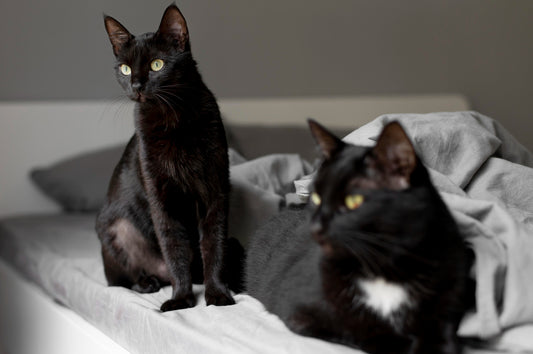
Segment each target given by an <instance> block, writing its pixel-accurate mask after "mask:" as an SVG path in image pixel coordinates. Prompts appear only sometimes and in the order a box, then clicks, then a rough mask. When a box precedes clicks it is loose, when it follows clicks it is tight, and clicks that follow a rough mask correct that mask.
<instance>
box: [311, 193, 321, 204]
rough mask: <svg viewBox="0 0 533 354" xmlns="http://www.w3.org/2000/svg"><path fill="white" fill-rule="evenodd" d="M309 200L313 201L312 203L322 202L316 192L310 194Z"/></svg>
mask: <svg viewBox="0 0 533 354" xmlns="http://www.w3.org/2000/svg"><path fill="white" fill-rule="evenodd" d="M311 201H312V202H313V204H314V205H320V203H321V202H322V200H321V199H320V196H319V195H318V194H316V193H315V192H313V193H312V194H311Z"/></svg>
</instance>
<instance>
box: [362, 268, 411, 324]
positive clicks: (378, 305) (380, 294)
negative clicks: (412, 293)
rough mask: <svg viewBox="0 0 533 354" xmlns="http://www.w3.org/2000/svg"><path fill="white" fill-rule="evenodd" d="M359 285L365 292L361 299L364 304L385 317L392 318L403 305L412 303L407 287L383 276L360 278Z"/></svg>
mask: <svg viewBox="0 0 533 354" xmlns="http://www.w3.org/2000/svg"><path fill="white" fill-rule="evenodd" d="M359 287H360V288H361V290H362V291H363V294H364V295H363V298H362V299H361V301H362V302H363V304H365V305H366V306H367V307H370V308H371V309H373V310H374V311H376V312H377V313H378V314H379V315H381V316H382V317H384V318H390V317H391V315H392V314H394V312H396V311H397V310H399V309H400V308H401V307H402V306H406V305H410V299H409V294H408V293H407V291H406V290H405V288H404V287H403V286H401V285H398V284H395V283H390V282H388V281H386V280H385V279H383V278H374V279H366V280H360V281H359Z"/></svg>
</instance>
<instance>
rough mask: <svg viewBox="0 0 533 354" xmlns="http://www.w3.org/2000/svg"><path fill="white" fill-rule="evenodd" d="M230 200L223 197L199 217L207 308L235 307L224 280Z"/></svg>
mask: <svg viewBox="0 0 533 354" xmlns="http://www.w3.org/2000/svg"><path fill="white" fill-rule="evenodd" d="M225 198H227V197H221V198H219V200H217V201H215V202H213V203H212V204H211V205H209V207H208V208H207V212H206V213H205V216H203V217H202V216H201V217H200V251H201V254H202V261H203V265H204V284H205V301H206V304H207V305H216V306H226V305H233V304H235V301H234V300H233V298H232V297H231V294H230V292H229V290H228V286H227V284H226V282H225V279H223V276H222V275H223V274H224V267H225V266H226V259H225V255H226V252H225V251H226V241H227V215H228V207H227V200H225Z"/></svg>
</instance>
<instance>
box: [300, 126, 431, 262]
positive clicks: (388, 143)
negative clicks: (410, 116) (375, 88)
mask: <svg viewBox="0 0 533 354" xmlns="http://www.w3.org/2000/svg"><path fill="white" fill-rule="evenodd" d="M309 124H310V127H311V130H312V133H313V135H314V137H315V139H316V140H317V142H318V144H319V146H320V148H321V150H322V152H323V155H324V161H323V163H322V165H321V167H320V168H319V170H318V171H317V175H316V177H315V180H314V187H313V192H312V195H311V204H312V216H311V232H312V234H313V236H314V238H315V240H317V241H318V242H319V243H320V244H321V245H322V246H323V248H324V250H325V251H326V253H329V254H335V255H337V256H339V255H340V256H342V255H347V256H349V255H350V254H351V253H353V252H359V254H361V249H365V250H368V249H369V247H374V246H380V245H378V244H376V242H377V241H378V239H379V242H381V244H382V245H389V246H390V245H391V244H396V245H399V246H400V247H403V246H409V245H410V244H412V243H413V242H417V241H418V238H417V236H412V237H411V236H410V237H409V238H406V237H404V238H401V237H399V238H398V237H397V236H398V235H401V234H407V233H409V232H410V230H409V227H411V226H410V225H411V224H410V220H409V219H410V218H412V215H413V214H415V215H416V213H417V212H420V211H421V210H418V211H417V209H423V205H422V204H420V203H418V202H417V201H416V196H415V195H413V193H410V192H409V189H410V187H411V184H412V179H411V175H412V173H413V171H414V169H415V167H416V166H417V159H416V155H415V151H414V148H413V146H412V144H411V143H410V141H409V139H408V137H407V135H406V134H405V132H404V131H403V129H402V128H401V126H400V125H399V124H398V123H390V124H389V125H387V126H386V127H385V128H384V130H383V132H382V134H381V136H380V137H379V139H378V142H377V144H376V146H375V147H374V148H364V147H359V146H354V145H350V144H346V143H344V142H343V141H341V140H340V139H338V138H337V137H335V136H334V135H333V134H331V133H330V132H329V131H327V130H326V129H325V128H323V127H322V126H320V125H319V124H318V123H315V122H313V121H310V122H309ZM412 224H413V225H414V223H412ZM415 233H416V232H415V231H413V234H415ZM386 238H389V239H386ZM402 245H403V246H402ZM380 247H381V246H380ZM389 251H390V252H394V247H392V246H391V247H389V249H386V250H384V252H389ZM372 252H374V251H372Z"/></svg>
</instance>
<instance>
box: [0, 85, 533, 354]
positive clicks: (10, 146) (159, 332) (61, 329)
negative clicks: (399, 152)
mask: <svg viewBox="0 0 533 354" xmlns="http://www.w3.org/2000/svg"><path fill="white" fill-rule="evenodd" d="M220 106H221V111H222V114H223V117H224V121H225V124H226V127H227V130H228V140H229V141H230V146H231V150H230V160H231V162H232V167H231V179H232V185H233V193H232V200H231V214H230V234H231V235H232V236H236V237H237V238H239V239H240V241H241V242H242V243H243V244H244V245H246V244H247V241H248V238H249V237H250V235H251V234H252V233H253V230H254V229H255V228H256V227H257V226H258V225H260V224H261V223H262V222H264V221H265V220H266V219H268V217H270V216H271V215H273V214H274V213H276V212H278V211H279V209H280V208H281V207H282V206H283V205H286V204H287V203H288V202H290V200H291V198H292V197H294V192H295V190H294V183H293V182H294V181H295V180H299V179H301V178H305V176H306V175H308V174H309V173H311V172H312V171H313V168H314V163H315V158H316V156H315V152H314V148H313V143H312V140H311V139H310V137H309V135H308V133H307V129H306V127H305V118H307V117H313V118H315V119H317V120H319V121H321V122H323V123H324V124H325V125H326V126H328V127H330V128H332V129H334V130H335V131H336V132H338V134H342V135H343V136H344V135H347V134H348V133H350V132H352V131H354V130H355V129H356V128H358V127H362V128H361V129H358V130H356V131H354V132H352V133H351V134H348V136H347V137H346V139H347V140H348V141H351V142H354V143H358V144H370V143H371V142H372V138H373V137H375V134H376V131H377V130H378V128H379V127H380V126H381V125H382V124H383V122H385V121H387V120H388V119H400V120H404V121H405V124H409V122H410V121H411V120H410V119H411V118H412V117H415V115H414V114H415V113H429V112H445V111H448V112H457V111H467V110H468V109H469V105H468V102H467V100H466V99H465V98H464V97H463V96H461V95H408V96H390V97H372V96H368V97H307V98H286V99H275V98H270V99H242V100H220ZM132 111H133V106H132V104H131V103H129V102H115V103H113V102H100V101H98V102H92V101H84V102H14V103H9V102H5V103H1V104H0V166H2V172H1V179H0V216H1V218H2V219H1V221H0V279H1V283H2V285H1V286H0V353H1V354H4V353H5V354H9V353H12V354H16V353H32V352H39V353H72V352H76V353H85V352H87V353H94V352H98V353H150V352H154V353H155V352H157V353H171V352H172V353H176V352H180V353H221V352H223V353H283V352H285V353H357V352H358V351H356V350H353V349H350V348H347V347H343V346H340V345H336V344H331V343H326V342H323V341H320V340H316V339H313V338H304V337H301V336H298V335H295V334H293V333H291V332H290V331H288V329H287V328H286V327H285V326H284V325H283V324H282V322H281V321H279V319H277V318H276V317H275V316H273V315H271V314H269V313H267V312H265V310H264V308H263V307H262V305H261V304H260V303H259V302H258V301H256V300H255V299H253V298H251V297H250V296H248V295H246V294H238V295H236V296H235V299H236V302H237V304H236V305H235V306H230V307H214V306H209V307H206V306H205V302H203V296H202V291H203V287H202V286H201V285H195V286H194V292H195V295H196V296H197V299H198V304H197V305H196V306H195V307H194V308H191V309H186V310H181V311H172V312H168V313H160V312H159V311H158V309H159V306H160V304H161V303H162V302H163V301H164V300H165V299H167V298H168V297H169V294H170V288H169V287H166V288H163V289H161V291H159V292H158V293H155V294H143V295H141V294H137V293H134V292H132V291H130V290H127V289H123V288H114V287H107V286H106V285H105V278H104V275H103V268H102V264H101V260H100V255H99V243H98V239H97V237H96V234H95V232H94V217H95V210H96V209H97V207H98V205H101V203H102V198H103V195H104V194H105V190H103V191H102V188H105V187H102V185H104V186H105V185H106V184H107V180H108V178H109V176H110V174H111V169H112V167H113V166H114V163H115V162H116V160H117V159H118V157H119V156H120V152H121V149H123V146H124V144H125V142H126V141H127V139H128V138H129V137H130V135H131V133H132V132H133V120H132ZM394 112H405V113H409V114H408V115H401V116H394V115H390V114H389V113H394ZM383 114H389V115H383ZM448 114H449V115H451V116H449V115H448V116H447V115H446V114H444V113H442V114H437V116H438V119H440V120H441V121H442V122H447V121H448V120H450V119H451V118H450V117H452V118H453V119H456V122H462V118H461V117H463V116H461V115H460V114H459V115H458V113H448ZM461 114H464V117H467V118H468V117H474V116H475V114H477V113H475V112H463V113H461ZM378 116H380V118H378V119H375V118H376V117H378ZM410 117H411V118H410ZM421 117H422V118H421V119H422V120H423V119H424V117H428V115H424V116H421ZM431 119H433V118H431ZM468 119H470V118H468ZM468 119H466V120H467V121H469V120H468ZM472 119H473V121H476V118H472ZM477 121H478V123H479V122H481V123H480V124H481V125H480V126H481V127H484V128H485V129H486V130H487V132H488V133H487V134H485V135H483V134H482V135H481V138H480V140H479V141H478V142H479V144H478V145H474V146H475V147H476V149H474V150H475V152H476V154H477V153H478V152H479V151H478V150H480V151H485V150H483V148H484V147H485V145H486V144H485V142H487V141H488V142H490V143H491V144H488V145H489V146H496V145H497V146H498V147H497V148H494V149H493V150H490V149H489V150H490V151H488V152H485V155H486V156H485V158H486V159H487V160H488V159H489V157H490V156H493V155H494V154H496V153H498V154H500V155H501V156H500V155H498V159H499V160H498V161H496V162H494V163H498V162H500V160H506V161H509V162H510V163H512V164H513V167H516V166H515V165H520V166H522V165H523V166H527V165H529V164H531V165H533V160H529V157H530V155H528V152H527V151H525V150H521V149H523V148H521V146H520V145H519V144H518V143H516V142H515V141H514V140H513V139H512V137H510V136H509V135H508V134H507V133H506V132H505V131H504V130H502V129H501V127H500V126H499V125H497V123H495V122H494V121H492V120H490V119H487V120H485V118H479V119H477ZM443 124H444V123H443ZM456 126H457V127H456V128H457V129H461V127H460V125H459V124H457V125H456ZM480 126H473V127H472V129H471V130H472V132H475V134H478V132H479V129H480ZM418 128H419V126H417V127H415V128H412V130H411V131H414V130H416V129H418ZM434 131H435V130H434V129H427V134H433V133H434ZM475 134H474V135H475ZM490 134H492V135H490ZM478 135H479V134H478ZM421 136H423V134H422V135H421ZM492 136H494V138H492ZM466 138H469V136H466ZM491 139H492V140H491ZM495 139H496V140H498V139H500V142H501V143H502V144H501V146H504V144H503V143H505V148H504V147H501V148H500V145H498V144H497V142H496V140H495ZM273 142H275V143H273ZM417 142H418V143H421V144H422V143H423V142H424V140H421V141H417ZM426 142H427V140H426ZM430 150H431V149H430ZM474 150H472V151H474ZM431 151H433V150H431ZM435 151H437V150H435ZM454 156H455V155H454ZM457 156H459V155H457ZM461 156H465V155H464V154H463V155H461ZM476 156H479V154H478V155H476ZM437 160H438V159H437ZM437 160H435V161H437ZM470 160H471V159H470ZM470 160H468V161H470ZM428 161H430V162H431V161H432V160H428ZM454 161H455V162H456V165H457V166H464V165H465V163H466V162H465V160H460V159H459V160H454ZM485 162H487V163H488V161H485V160H482V159H478V161H477V163H478V165H479V164H482V165H483V166H485ZM492 162H493V161H491V163H492ZM470 164H471V162H469V163H468V165H470ZM432 166H433V165H432ZM435 166H436V167H435V170H434V173H433V175H432V177H433V178H434V179H435V180H437V181H438V184H439V188H441V190H442V191H443V195H444V196H445V199H446V201H447V202H448V203H449V204H450V205H454V206H456V209H457V211H456V213H455V214H454V215H456V216H457V218H461V217H463V215H469V216H473V217H476V216H478V215H477V214H476V213H485V214H484V216H487V215H491V214H490V213H489V211H490V210H492V211H494V210H496V209H494V208H493V207H492V206H489V207H486V206H485V205H483V207H484V208H485V209H483V208H481V207H480V208H477V209H476V207H478V204H476V203H474V204H475V205H474V204H473V205H469V206H468V207H467V206H465V205H466V204H465V202H464V201H462V200H460V198H461V197H464V195H461V192H460V191H457V190H455V189H454V188H453V187H454V186H452V185H451V184H450V181H452V182H457V185H460V187H466V185H467V184H469V183H470V182H471V181H472V180H473V175H474V172H476V171H477V170H480V169H481V168H480V166H477V169H475V171H473V172H472V173H471V174H468V173H466V175H468V176H469V177H468V178H463V180H461V179H460V178H459V177H457V176H459V175H458V174H457V175H456V174H454V172H456V170H454V169H453V168H452V167H450V166H449V165H446V166H444V167H443V166H440V167H439V166H438V164H437V163H436V164H435ZM489 167H490V166H488V167H486V168H485V170H486V171H485V174H488V173H489V172H487V171H489ZM505 168H507V169H508V166H506V167H505ZM516 168H518V167H516ZM524 168H526V167H524ZM521 171H522V170H521ZM528 171H529V170H527V171H526V172H524V173H527V172H528ZM446 172H447V173H446ZM462 175H465V173H463V174H462ZM450 176H452V177H453V178H452V177H450ZM532 176H533V175H532ZM441 177H442V178H441ZM444 177H448V178H444ZM456 177H457V179H454V178H456ZM532 180H533V179H532ZM461 183H463V184H464V185H461ZM480 183H481V182H480ZM459 189H460V188H459ZM478 189H482V188H481V187H479V188H478ZM474 192H475V190H474ZM446 193H447V194H446ZM529 201H531V200H526V201H525V202H524V203H525V204H526V207H522V208H520V207H519V206H516V205H513V206H512V208H513V211H514V212H516V213H514V214H512V215H515V214H517V213H518V211H519V212H520V213H521V214H520V213H518V214H519V215H521V219H520V221H521V223H520V225H518V226H517V225H515V224H512V223H511V224H507V225H510V226H509V227H510V228H511V229H512V227H522V224H524V225H525V226H523V227H522V228H520V229H519V232H516V233H517V234H519V235H522V236H523V237H522V238H523V239H522V238H521V239H519V241H520V242H522V243H520V242H517V243H514V245H515V246H516V245H520V246H523V247H525V246H529V245H532V247H533V244H532V243H531V240H530V239H531V238H533V237H529V240H528V239H527V235H529V236H531V235H532V233H531V229H530V228H529V227H530V226H531V222H532V220H533V211H531V210H529V209H528V206H527V203H528V202H529ZM467 204H468V203H467ZM491 205H492V204H491ZM529 205H533V201H531V204H529ZM461 208H463V209H464V210H460V209H461ZM487 208H489V209H490V210H489V211H487V210H488V209H487ZM467 209H468V210H467ZM504 211H505V210H504ZM496 212H500V214H501V213H502V212H503V211H500V210H499V209H498V210H496ZM529 212H531V213H529ZM528 213H529V214H528ZM498 215H499V214H498ZM482 216H483V215H482ZM506 216H507V214H505V215H503V216H502V217H503V218H505V217H506ZM476 220H478V219H476ZM483 220H484V219H483ZM483 220H482V221H483ZM485 221H486V220H485ZM469 222H470V221H469V220H466V221H465V225H470V224H469ZM475 225H476V226H478V227H481V228H482V227H489V228H490V226H491V225H486V224H485V223H483V222H481V223H478V224H475ZM500 226H501V225H496V226H495V227H500ZM472 232H474V231H472ZM510 232H512V230H511V231H510ZM528 232H529V234H528ZM511 238H512V237H511ZM481 244H482V246H480V247H483V243H482V242H481ZM503 246H506V245H503ZM531 249H533V248H531ZM500 251H502V250H500ZM504 251H505V250H503V251H502V252H503V253H502V254H499V255H498V256H499V257H500V258H497V257H496V258H497V259H501V260H502V262H504V261H507V259H506V258H505V257H506V256H507V255H508V254H507V253H505V252H504ZM522 258H524V259H522ZM522 258H520V259H521V262H522V263H520V262H519V263H513V266H514V267H520V266H523V267H525V268H522V269H523V270H524V271H525V275H526V276H527V275H528V274H529V275H530V273H527V269H528V267H530V266H531V262H530V263H528V260H527V257H522ZM487 259H488V258H487ZM489 260H490V259H488V260H487V261H486V262H485V263H484V267H488V268H486V269H489V268H490V267H492V268H490V270H491V272H488V271H485V273H486V274H487V275H486V278H487V282H488V283H490V280H491V279H492V280H495V279H496V280H498V279H499V280H501V279H504V278H505V277H503V278H502V275H501V274H500V273H501V272H502V271H505V270H506V269H507V270H509V268H502V264H501V262H500V263H494V262H492V263H491V262H490V261H489ZM506 264H507V263H506ZM511 270H512V269H511ZM492 271H493V272H492ZM518 273H519V274H518V278H516V279H513V281H514V282H516V281H520V280H521V279H523V277H524V274H520V272H518ZM522 273H524V272H522ZM494 274H496V275H497V276H495V275H494ZM509 274H511V273H509ZM513 274H514V273H513ZM520 276H522V278H520ZM508 278H509V277H507V278H505V279H508ZM483 286H496V285H494V284H488V285H487V284H484V285H483ZM504 289H505V288H504ZM524 289H525V290H524V291H525V293H522V294H515V293H512V294H511V295H509V297H505V298H502V299H500V300H501V302H500V303H499V304H498V306H500V307H499V308H495V309H494V311H495V312H496V313H493V314H492V315H493V318H490V320H491V321H492V322H490V323H494V321H496V325H494V326H495V327H494V326H493V327H494V328H493V327H488V326H485V327H482V326H481V325H480V323H483V320H484V319H485V318H481V317H480V316H479V311H478V313H476V314H473V315H472V316H471V317H470V318H469V321H465V323H464V324H463V325H462V328H461V330H462V331H463V333H464V334H465V335H468V336H472V335H473V334H477V335H478V337H479V336H481V337H483V338H487V339H488V338H490V341H489V340H485V341H482V342H479V343H478V342H475V343H474V342H472V343H471V345H470V348H469V352H471V353H477V352H479V353H489V352H492V351H491V350H508V351H514V352H517V351H522V350H533V343H532V342H531V339H530V338H531V337H533V326H532V325H531V324H530V323H531V321H530V319H529V317H527V315H529V312H528V311H530V310H531V306H529V305H524V306H514V307H513V306H510V305H509V304H508V303H507V302H509V301H513V300H516V301H518V302H517V303H518V304H521V302H520V301H522V300H523V298H524V296H526V298H527V296H529V293H528V292H527V291H528V289H529V288H524ZM531 295H532V296H533V294H531ZM531 298H533V297H531ZM489 300H494V299H488V300H486V302H490V301H489ZM503 300H505V301H503ZM506 301H507V302H506ZM491 304H492V303H488V305H487V306H489V305H491ZM510 307H512V311H511V310H509V311H511V312H513V311H514V312H513V315H514V317H513V316H511V317H512V319H511V320H509V316H507V319H505V318H504V319H503V320H501V316H499V314H501V313H502V312H505V311H503V310H506V309H508V308H510ZM502 309H503V310H502ZM517 312H518V313H525V314H526V315H524V316H522V317H520V316H518V317H517V314H516V313H517ZM476 315H477V316H476ZM502 321H503V322H502ZM505 321H507V322H505ZM487 323H489V322H487ZM481 330H484V331H485V332H483V333H481V332H480V331H481ZM504 330H505V331H504ZM476 348H477V349H476Z"/></svg>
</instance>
